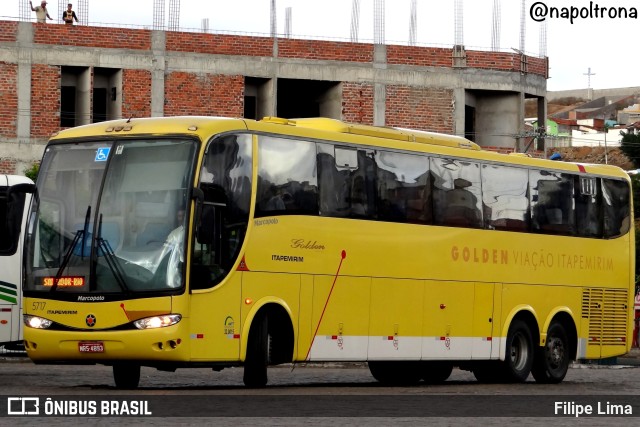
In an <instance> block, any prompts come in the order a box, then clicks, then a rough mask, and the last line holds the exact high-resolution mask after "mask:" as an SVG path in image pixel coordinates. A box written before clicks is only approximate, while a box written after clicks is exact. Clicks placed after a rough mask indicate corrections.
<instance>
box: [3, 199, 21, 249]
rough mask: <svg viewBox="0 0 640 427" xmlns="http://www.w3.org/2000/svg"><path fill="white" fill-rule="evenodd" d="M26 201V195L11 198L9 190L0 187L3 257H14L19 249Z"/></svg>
mask: <svg viewBox="0 0 640 427" xmlns="http://www.w3.org/2000/svg"><path fill="white" fill-rule="evenodd" d="M24 201H25V195H24V193H12V195H11V198H9V188H8V187H0V254H1V255H3V256H6V255H13V254H15V253H16V250H17V249H18V240H19V238H20V226H21V225H22V211H23V209H24Z"/></svg>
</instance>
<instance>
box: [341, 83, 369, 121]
mask: <svg viewBox="0 0 640 427" xmlns="http://www.w3.org/2000/svg"><path fill="white" fill-rule="evenodd" d="M342 120H344V121H346V122H350V123H360V124H364V125H372V124H373V85H371V84H367V83H351V82H344V83H343V84H342Z"/></svg>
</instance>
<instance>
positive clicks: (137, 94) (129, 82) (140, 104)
mask: <svg viewBox="0 0 640 427" xmlns="http://www.w3.org/2000/svg"><path fill="white" fill-rule="evenodd" d="M150 115H151V71H147V70H123V71H122V117H123V118H127V119H128V118H130V117H138V118H139V117H149V116H150Z"/></svg>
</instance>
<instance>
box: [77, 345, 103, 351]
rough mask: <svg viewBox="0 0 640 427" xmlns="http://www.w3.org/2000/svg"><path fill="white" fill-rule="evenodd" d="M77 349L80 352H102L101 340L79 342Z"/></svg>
mask: <svg viewBox="0 0 640 427" xmlns="http://www.w3.org/2000/svg"><path fill="white" fill-rule="evenodd" d="M78 350H79V351H80V353H104V343H103V342H79V343H78Z"/></svg>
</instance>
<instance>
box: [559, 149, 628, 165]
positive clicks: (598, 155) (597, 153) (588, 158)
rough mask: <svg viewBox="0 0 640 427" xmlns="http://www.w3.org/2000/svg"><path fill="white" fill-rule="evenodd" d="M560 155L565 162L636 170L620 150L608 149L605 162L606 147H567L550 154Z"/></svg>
mask: <svg viewBox="0 0 640 427" xmlns="http://www.w3.org/2000/svg"><path fill="white" fill-rule="evenodd" d="M556 152H557V153H560V155H561V156H562V160H564V161H565V162H577V163H595V164H605V163H606V164H609V165H614V166H618V167H621V168H622V169H624V170H631V169H635V166H634V165H633V162H631V161H630V160H629V159H628V158H627V156H625V154H624V153H623V152H622V151H621V150H620V149H619V148H608V149H607V155H606V162H605V150H604V147H566V148H553V149H551V150H550V154H549V155H551V154H553V153H556Z"/></svg>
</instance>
